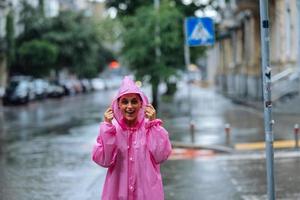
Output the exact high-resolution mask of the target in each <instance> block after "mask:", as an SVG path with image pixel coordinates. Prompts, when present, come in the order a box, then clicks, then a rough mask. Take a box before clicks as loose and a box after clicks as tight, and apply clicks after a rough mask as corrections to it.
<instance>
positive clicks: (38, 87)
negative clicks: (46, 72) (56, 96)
mask: <svg viewBox="0 0 300 200" xmlns="http://www.w3.org/2000/svg"><path fill="white" fill-rule="evenodd" d="M48 86H49V83H48V82H47V81H46V80H43V79H35V80H33V81H32V87H33V92H34V94H35V97H36V99H44V98H46V97H47V88H48Z"/></svg>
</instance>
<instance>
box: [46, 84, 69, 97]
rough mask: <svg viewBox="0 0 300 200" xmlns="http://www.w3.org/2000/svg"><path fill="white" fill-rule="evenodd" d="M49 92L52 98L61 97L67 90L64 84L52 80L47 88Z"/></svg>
mask: <svg viewBox="0 0 300 200" xmlns="http://www.w3.org/2000/svg"><path fill="white" fill-rule="evenodd" d="M47 94H48V97H50V98H59V97H63V96H64V95H65V90H64V88H63V86H61V85H59V84H58V83H57V82H50V83H49V85H48V88H47Z"/></svg>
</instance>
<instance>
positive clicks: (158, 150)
mask: <svg viewBox="0 0 300 200" xmlns="http://www.w3.org/2000/svg"><path fill="white" fill-rule="evenodd" d="M145 128H146V130H147V134H148V135H147V146H148V149H149V151H150V154H151V155H152V157H153V159H154V161H155V163H156V164H160V163H162V162H163V161H165V160H167V159H168V157H169V155H170V154H171V150H172V147H171V143H170V140H169V134H168V132H167V131H166V129H164V128H163V127H162V121H161V120H160V119H155V120H152V121H148V122H146V126H145Z"/></svg>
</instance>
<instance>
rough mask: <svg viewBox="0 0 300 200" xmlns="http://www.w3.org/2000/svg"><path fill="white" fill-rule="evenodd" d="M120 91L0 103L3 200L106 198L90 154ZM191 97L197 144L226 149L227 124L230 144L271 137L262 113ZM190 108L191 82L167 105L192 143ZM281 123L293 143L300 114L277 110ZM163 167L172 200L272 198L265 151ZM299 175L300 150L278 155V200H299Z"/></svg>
mask: <svg viewBox="0 0 300 200" xmlns="http://www.w3.org/2000/svg"><path fill="white" fill-rule="evenodd" d="M114 92H115V91H99V92H95V93H91V94H87V95H79V96H73V97H66V98H63V99H57V100H53V99H51V100H46V101H43V102H32V103H30V104H29V105H28V106H16V107H2V106H0V142H1V146H0V177H1V179H0V196H1V200H2V199H3V200H43V199H47V200H52V199H53V200H54V199H61V200H69V199H70V200H71V199H72V200H92V199H100V195H101V190H102V184H103V182H104V178H105V173H106V169H104V168H101V167H99V166H97V165H96V164H94V163H93V162H92V161H91V149H92V145H93V144H94V142H95V139H96V137H97V134H98V124H99V122H100V121H101V120H102V119H101V117H102V113H103V112H104V110H105V109H106V107H107V106H108V105H109V103H110V99H111V98H112V97H113V95H114V94H115V93H114ZM148 92H149V90H147V91H146V93H147V94H148ZM191 96H192V100H191V102H192V106H193V107H192V118H193V121H194V123H195V133H196V135H195V142H196V143H197V144H203V145H219V146H222V145H227V144H226V137H225V133H224V126H225V124H226V123H229V124H230V126H231V129H232V137H231V143H230V145H229V146H230V147H234V145H235V144H238V143H249V142H259V141H263V140H264V131H263V117H262V112H260V111H258V110H255V109H252V108H248V107H244V106H240V105H235V104H232V103H231V102H230V101H229V100H228V99H226V98H224V97H222V96H221V95H219V94H216V93H215V92H214V91H213V90H210V89H203V88H202V89H201V88H199V87H193V88H192V95H191ZM188 105H189V101H188V98H187V90H186V87H185V86H184V85H182V86H181V87H180V90H179V91H178V93H177V94H176V97H175V99H174V102H173V103H170V104H167V103H163V104H162V105H161V111H160V113H159V114H160V115H161V117H162V118H163V120H164V121H165V127H166V128H167V129H168V131H169V132H170V138H171V139H172V140H173V141H183V142H186V143H188V142H190V135H189V131H188V130H189V126H188V122H189V114H188V110H189V108H188ZM274 119H275V121H276V123H275V126H274V132H275V139H276V140H291V139H293V125H294V124H295V123H299V122H300V115H281V114H278V113H276V114H275V115H274ZM227 146H228V145H227ZM161 168H162V175H163V177H164V185H165V196H166V199H167V200H185V199H188V200H194V199H195V200H198V199H205V200H210V199H212V200H220V199H228V200H231V199H237V200H238V199H242V200H256V199H267V197H266V180H265V176H266V175H265V174H266V172H265V159H264V151H237V152H235V153H233V154H217V153H215V152H213V151H205V150H202V151H199V154H197V156H194V157H192V158H191V157H184V156H183V157H176V156H175V155H174V154H173V156H171V158H170V160H168V161H167V162H166V163H165V164H163V165H162V167H161ZM299 170H300V152H299V151H296V150H294V149H284V150H276V151H275V174H276V175H275V180H276V196H277V199H286V200H289V199H291V200H293V199H300V186H299V185H300V176H298V175H297V174H298V173H299Z"/></svg>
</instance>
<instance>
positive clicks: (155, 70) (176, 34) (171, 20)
mask: <svg viewBox="0 0 300 200" xmlns="http://www.w3.org/2000/svg"><path fill="white" fill-rule="evenodd" d="M182 19H183V16H182V14H181V13H180V12H179V11H178V10H177V9H176V7H175V6H174V5H173V4H170V3H169V2H168V1H164V2H163V3H162V5H161V7H160V11H159V14H158V13H157V11H156V10H154V9H153V6H147V7H142V8H140V9H138V10H137V11H136V15H133V16H130V17H125V18H124V21H123V22H124V24H125V27H126V28H125V31H124V32H123V37H122V38H123V42H124V47H123V49H122V55H123V56H124V60H125V61H126V62H127V63H128V66H129V68H130V69H132V70H133V71H134V72H135V74H136V75H137V77H139V78H145V77H147V76H150V83H151V85H152V96H153V105H154V106H155V107H156V108H158V85H159V83H160V82H161V81H164V80H167V79H168V78H169V77H170V76H171V75H173V74H175V72H176V70H178V69H180V68H182V67H183V66H184V60H183V57H184V56H183V29H182V24H183V20H182ZM157 24H158V25H159V27H160V39H158V40H155V39H154V38H155V27H156V25H157ZM157 46H159V47H160V50H161V56H160V57H159V58H158V59H156V54H155V48H156V47H157Z"/></svg>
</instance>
